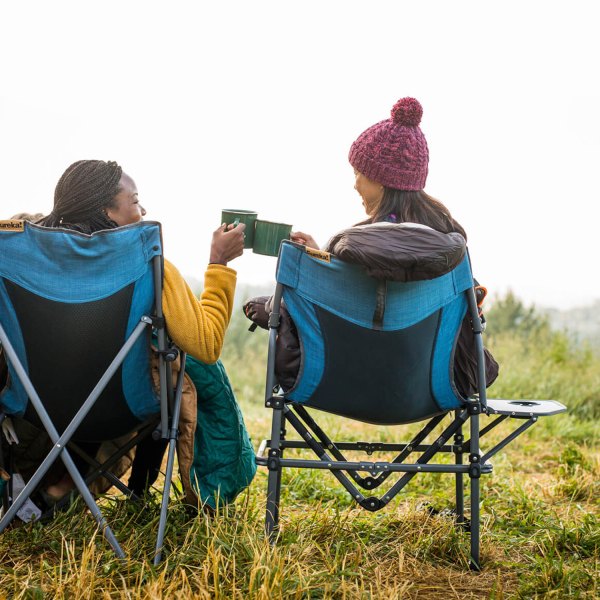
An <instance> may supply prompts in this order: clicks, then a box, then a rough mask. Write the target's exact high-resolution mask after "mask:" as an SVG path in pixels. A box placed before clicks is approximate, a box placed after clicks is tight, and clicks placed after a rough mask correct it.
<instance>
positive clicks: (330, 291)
mask: <svg viewBox="0 0 600 600" xmlns="http://www.w3.org/2000/svg"><path fill="white" fill-rule="evenodd" d="M277 281H278V282H280V283H282V284H283V285H285V286H286V287H288V288H290V289H294V293H295V294H297V295H298V296H300V297H301V298H303V299H304V300H305V301H307V302H312V303H314V304H317V305H319V306H321V307H322V308H325V309H326V310H328V311H330V312H332V313H334V314H335V315H337V316H339V317H341V318H343V319H346V320H348V321H350V322H352V323H355V324H356V325H361V326H363V327H369V328H370V327H372V320H373V313H374V311H375V302H376V289H377V281H376V280H375V279H373V278H371V277H368V276H366V275H365V272H364V270H363V269H362V268H361V267H359V266H356V265H349V264H348V263H344V262H342V261H340V260H339V259H336V258H335V257H331V262H326V261H323V260H319V259H316V258H313V257H311V256H310V255H309V254H307V253H306V252H305V251H304V249H303V247H300V246H296V245H293V244H290V243H289V242H288V243H286V242H283V243H282V246H281V253H280V257H279V262H278V265H277ZM472 285H473V277H472V275H471V268H470V265H469V260H468V257H467V256H465V258H464V259H463V261H462V262H461V263H460V265H458V267H456V269H454V270H453V271H451V272H450V273H447V274H446V275H443V276H442V277H438V278H436V279H430V280H425V281H414V282H408V283H399V282H388V288H387V299H386V311H385V319H384V322H383V327H382V329H383V331H393V330H396V329H404V328H405V327H409V326H411V325H414V324H415V323H417V322H419V321H420V320H422V319H424V318H425V317H427V316H429V315H430V314H432V313H434V312H435V311H437V310H439V309H440V308H442V307H443V306H445V305H446V304H448V303H449V302H451V301H452V300H453V299H454V298H455V297H456V295H457V294H459V293H460V292H462V291H464V290H466V289H468V288H469V287H471V286H472ZM286 302H287V300H286ZM292 317H293V315H292ZM293 318H294V317H293ZM294 320H295V319H294ZM295 322H296V325H297V326H298V322H297V321H296V320H295Z"/></svg>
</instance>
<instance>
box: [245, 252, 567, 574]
mask: <svg viewBox="0 0 600 600" xmlns="http://www.w3.org/2000/svg"><path fill="white" fill-rule="evenodd" d="M276 280H277V287H276V291H275V295H274V298H273V310H272V313H271V315H270V320H269V328H270V331H269V352H268V360H267V381H266V394H265V405H266V407H268V408H270V409H272V411H273V415H272V428H271V438H270V439H268V440H264V441H263V442H262V444H261V446H260V448H259V450H258V452H257V463H258V464H259V465H263V466H266V467H267V468H268V470H269V473H268V489H267V511H266V532H267V535H268V536H269V537H270V539H271V542H272V543H274V542H275V540H276V537H277V533H278V527H279V511H280V491H281V478H282V470H283V469H284V468H288V467H291V468H308V469H323V470H328V471H331V473H332V474H333V475H334V476H335V478H336V479H337V480H338V481H339V482H340V483H341V485H342V486H343V487H344V488H345V489H346V490H347V492H348V493H349V494H350V496H351V497H352V498H353V499H354V501H355V502H356V503H357V504H358V505H360V506H362V507H363V508H365V509H366V510H369V511H377V510H380V509H382V508H383V507H384V506H386V505H387V504H388V503H389V502H391V501H392V499H393V498H394V497H395V496H396V495H397V494H398V493H399V492H400V491H401V490H402V489H403V488H404V487H405V486H406V484H407V483H408V482H409V481H410V480H411V479H412V478H413V477H414V476H415V475H416V474H417V473H453V474H454V475H455V491H456V521H457V524H458V525H460V526H462V527H463V528H465V529H470V538H471V548H470V551H471V554H470V556H471V567H472V568H473V569H475V570H479V568H480V558H479V541H480V540H479V503H480V484H479V481H480V477H481V476H483V475H487V474H489V473H491V472H492V465H491V463H490V462H489V461H490V459H491V458H492V457H493V456H494V455H495V454H496V453H497V452H498V451H499V450H500V449H502V448H503V447H504V446H506V445H507V444H508V443H509V442H510V441H512V440H513V439H515V438H516V437H517V436H518V435H520V434H521V433H523V432H524V431H525V430H526V429H528V428H529V427H530V426H531V425H533V424H534V423H535V422H536V421H537V419H538V417H540V416H543V415H551V414H556V413H559V412H562V411H564V410H565V407H564V406H563V405H561V404H559V403H558V402H555V401H551V400H549V401H539V400H535V401H509V400H486V387H485V374H484V363H483V360H484V358H483V342H482V335H481V334H482V323H481V320H480V317H479V314H478V310H477V304H476V298H475V292H474V287H473V276H472V274H471V267H470V263H469V257H468V254H465V256H464V258H463V259H462V261H461V262H460V263H459V264H458V266H457V267H455V268H454V269H453V270H451V271H450V272H448V273H446V274H445V275H442V276H440V277H436V278H435V279H431V280H424V281H413V282H408V283H399V282H390V281H388V282H381V281H378V280H376V279H374V278H372V277H370V276H368V275H367V274H366V273H365V271H364V270H363V268H362V267H360V266H358V265H352V264H348V263H345V262H342V261H341V260H339V259H337V258H336V257H334V256H333V255H330V254H328V253H325V252H320V251H314V250H311V249H310V248H305V247H304V246H299V245H297V244H294V243H292V242H283V243H282V245H281V248H280V253H279V259H278V264H277V271H276ZM282 298H283V299H284V301H285V305H286V307H287V310H288V311H289V313H290V316H291V317H292V319H293V321H294V324H295V326H296V328H297V331H298V335H299V339H300V344H301V347H302V364H301V366H300V371H299V375H298V378H297V380H296V383H295V384H294V386H293V387H292V388H291V389H290V390H288V391H286V392H283V391H282V390H281V389H280V387H279V385H278V382H277V380H276V376H275V353H276V348H277V346H276V336H277V327H278V325H279V321H280V316H279V313H280V307H281V300H282ZM467 311H469V315H470V318H471V321H472V324H473V327H472V328H473V335H474V338H475V339H474V342H475V344H476V348H477V359H478V376H477V379H478V389H479V393H478V395H474V397H472V398H462V397H461V396H460V394H459V393H458V391H457V390H456V388H455V385H454V382H453V375H452V373H453V368H452V367H453V354H454V348H455V344H456V339H457V336H458V332H459V329H460V326H461V323H462V321H463V318H464V317H465V314H466V313H467ZM308 408H311V409H312V408H314V409H318V410H321V411H325V412H328V413H333V414H336V415H340V416H343V417H348V418H350V419H355V420H359V421H363V422H367V423H374V424H380V425H399V424H406V423H412V422H417V421H426V423H425V424H424V427H423V428H422V429H421V430H420V431H419V433H417V434H416V435H414V437H412V439H411V440H410V441H408V442H402V443H380V442H376V443H370V442H334V441H333V440H331V439H330V438H329V437H328V436H327V434H326V433H325V432H324V431H323V429H322V428H321V427H320V426H319V425H318V424H317V419H316V416H315V414H314V413H309V411H308V410H307V409H308ZM481 414H484V415H497V416H496V417H495V419H494V420H493V421H492V422H490V423H489V424H486V426H485V427H483V429H480V425H479V421H480V415H481ZM447 415H448V416H449V417H450V423H449V424H446V425H445V427H443V430H442V433H441V434H439V435H438V436H437V439H435V440H434V441H433V442H431V443H425V442H426V439H427V436H428V435H429V434H430V433H431V432H432V431H433V430H434V429H435V428H436V427H437V426H438V424H440V423H441V422H442V421H443V420H444V419H445V417H446V416H447ZM508 418H511V419H515V420H516V421H515V422H516V423H517V424H519V425H518V426H517V427H516V429H515V430H514V431H513V432H512V433H510V434H509V435H508V436H507V437H506V438H505V439H503V440H502V441H501V442H499V443H497V444H496V445H495V446H493V447H492V448H490V449H488V450H487V451H482V450H481V448H480V438H481V437H482V436H484V435H485V434H487V433H488V432H489V431H491V430H492V429H493V428H494V427H496V426H497V425H498V424H499V423H501V422H502V421H504V420H506V419H508ZM287 424H289V425H291V426H292V427H293V429H294V430H296V432H297V433H298V434H299V435H300V436H301V438H302V439H300V440H297V439H294V440H290V439H288V438H287V432H286V426H287ZM466 425H468V427H469V432H470V439H465V437H464V436H463V426H466ZM288 449H309V450H312V451H314V453H315V454H316V457H317V458H316V459H312V460H311V459H305V458H284V453H285V452H286V451H287V450H288ZM345 451H361V452H365V453H366V454H368V455H370V454H372V453H374V452H393V453H394V454H396V453H397V455H396V457H395V458H394V459H393V460H382V461H377V462H371V461H365V460H347V459H346V457H345V455H344V452H345ZM438 453H446V455H448V454H450V455H451V456H452V455H453V456H454V460H453V461H451V462H436V463H433V462H432V460H433V459H434V457H436V455H437V454H438ZM415 454H416V455H417V457H416V460H412V461H409V459H410V458H412V457H414V456H415ZM465 457H467V460H466V461H464V458H465ZM364 473H366V475H365V474H364ZM392 474H398V475H397V476H396V477H397V481H395V483H392V484H391V485H390V484H389V482H388V489H387V491H386V492H384V493H382V494H380V495H378V496H375V495H373V491H372V490H374V489H375V488H377V487H378V486H380V485H381V484H383V483H384V482H385V481H386V480H387V479H388V478H389V477H390V476H391V475H392ZM465 475H468V477H469V478H470V526H469V523H468V519H467V517H466V516H465V500H464V490H463V478H464V476H465ZM390 481H392V480H390ZM360 488H362V490H366V492H364V491H361V489H360Z"/></svg>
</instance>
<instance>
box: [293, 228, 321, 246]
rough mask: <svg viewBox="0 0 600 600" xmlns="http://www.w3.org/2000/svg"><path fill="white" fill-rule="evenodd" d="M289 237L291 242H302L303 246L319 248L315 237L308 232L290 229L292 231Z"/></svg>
mask: <svg viewBox="0 0 600 600" xmlns="http://www.w3.org/2000/svg"><path fill="white" fill-rule="evenodd" d="M290 239H291V240H292V242H296V243H297V244H303V245H304V246H308V247H309V248H315V249H317V250H318V249H319V244H317V242H315V239H314V238H313V237H312V236H311V235H309V234H308V233H303V232H302V231H292V233H290Z"/></svg>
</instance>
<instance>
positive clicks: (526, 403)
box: [509, 400, 540, 406]
mask: <svg viewBox="0 0 600 600" xmlns="http://www.w3.org/2000/svg"><path fill="white" fill-rule="evenodd" d="M509 404H516V405H518V406H539V404H540V403H539V402H530V401H528V400H512V401H510V402H509Z"/></svg>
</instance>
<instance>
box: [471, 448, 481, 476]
mask: <svg viewBox="0 0 600 600" xmlns="http://www.w3.org/2000/svg"><path fill="white" fill-rule="evenodd" d="M480 460H481V456H479V454H472V453H471V454H469V477H470V478H471V479H479V478H480V477H481V463H480V462H479V461H480Z"/></svg>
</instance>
